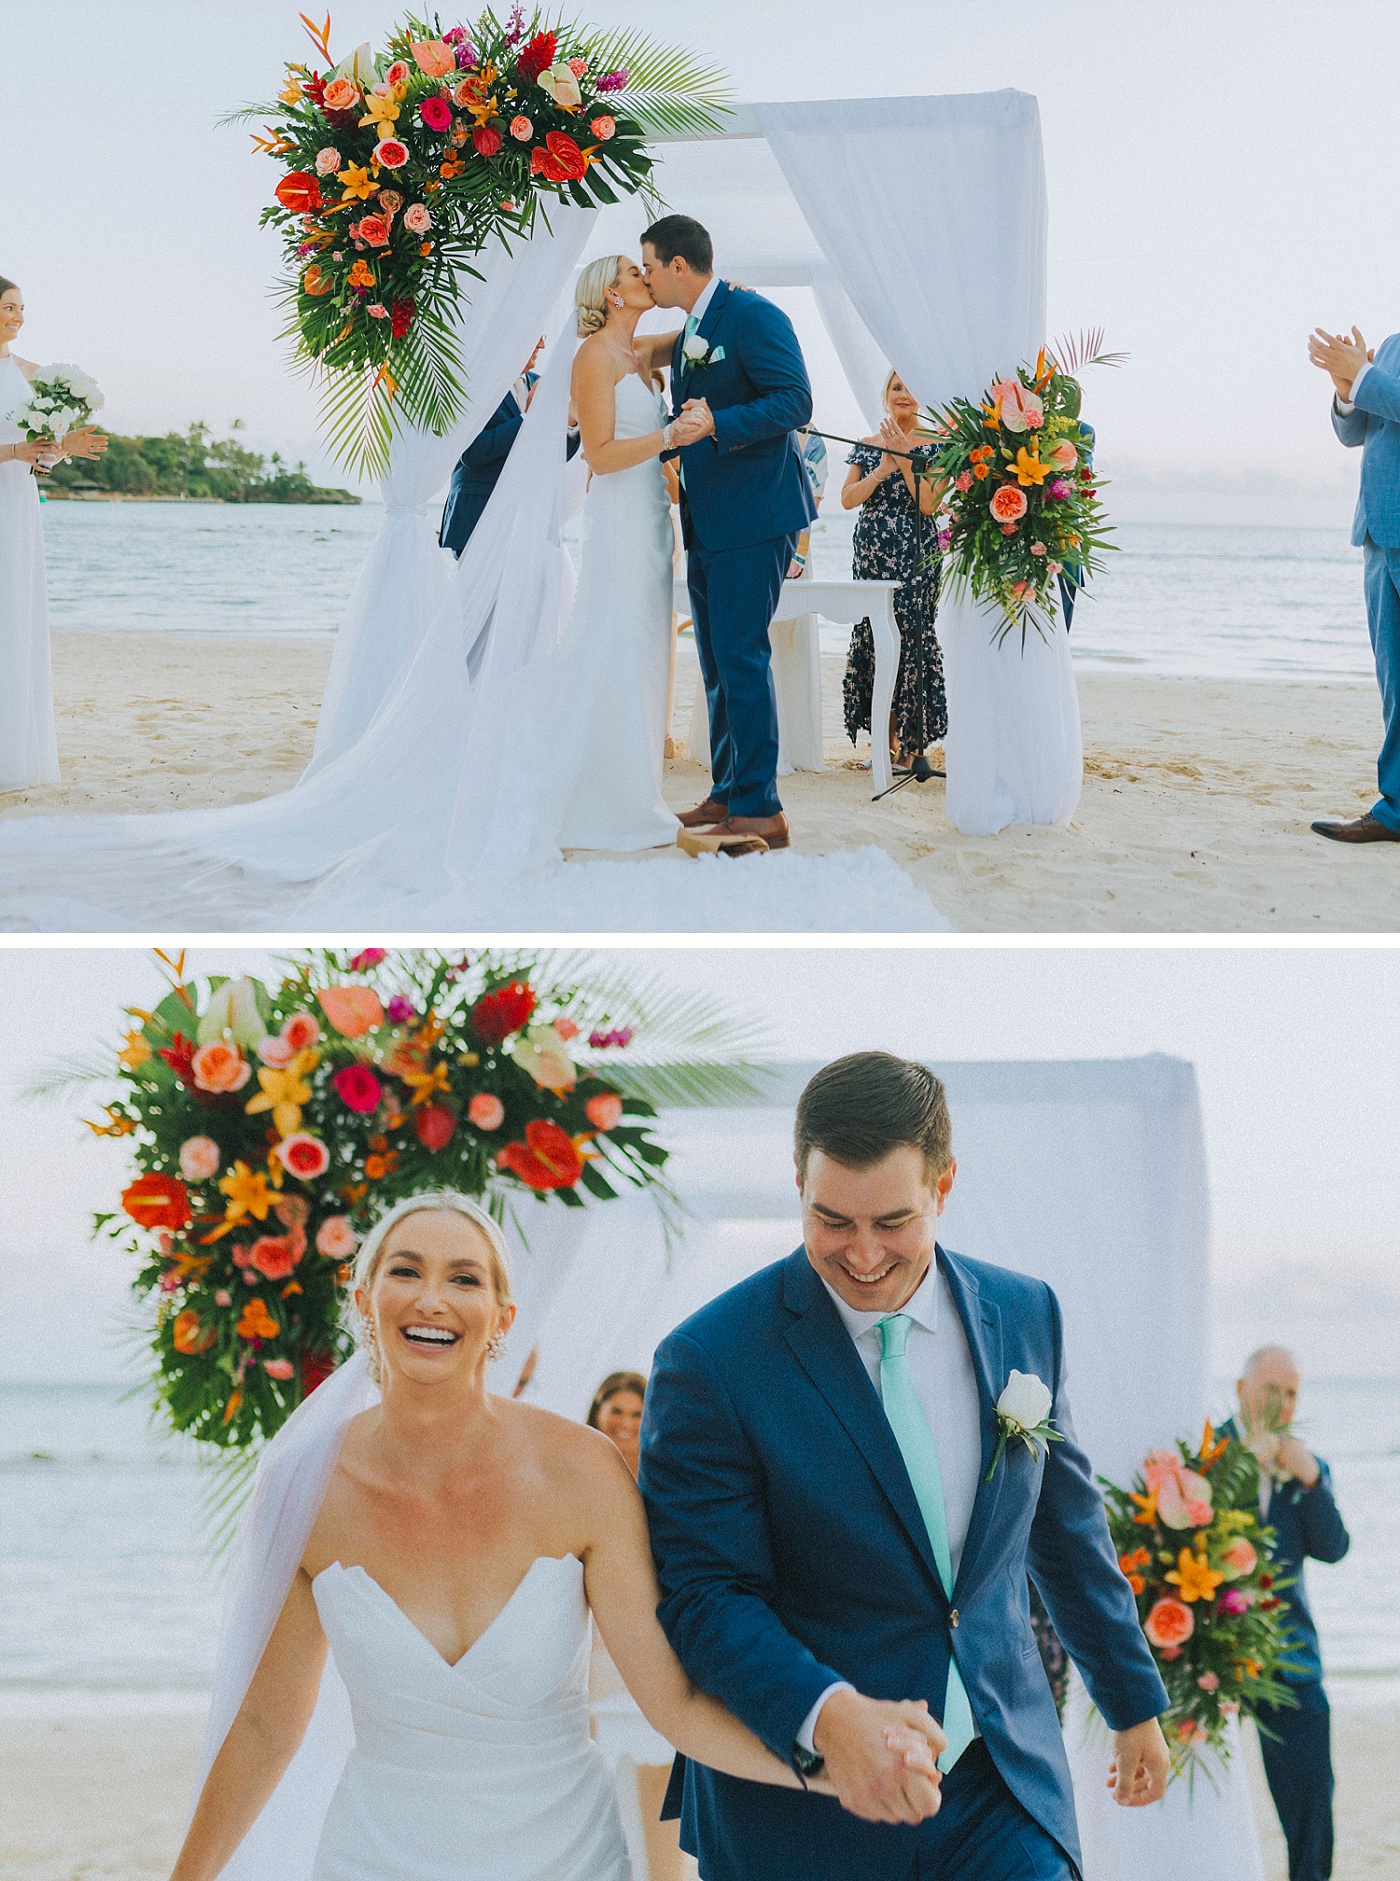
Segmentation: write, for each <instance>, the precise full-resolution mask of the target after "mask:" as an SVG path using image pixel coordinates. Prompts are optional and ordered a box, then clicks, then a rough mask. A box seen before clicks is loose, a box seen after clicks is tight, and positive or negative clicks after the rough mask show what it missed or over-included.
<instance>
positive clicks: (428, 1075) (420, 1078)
mask: <svg viewBox="0 0 1400 1881" xmlns="http://www.w3.org/2000/svg"><path fill="white" fill-rule="evenodd" d="M399 1076H400V1077H401V1078H402V1079H403V1081H404V1083H405V1084H406V1085H407V1086H408V1088H409V1090H411V1091H412V1093H413V1099H412V1105H413V1108H414V1109H415V1110H416V1109H417V1107H418V1105H419V1104H426V1103H428V1102H429V1101H430V1100H431V1099H432V1098H433V1097H434V1096H435V1095H436V1093H437V1092H438V1091H443V1092H447V1091H450V1090H451V1089H452V1086H451V1084H450V1082H449V1081H448V1076H447V1066H446V1065H445V1064H444V1063H443V1062H442V1060H441V1059H440V1058H439V1060H438V1062H437V1063H436V1064H435V1065H434V1066H433V1068H432V1070H431V1071H401V1072H400V1073H399Z"/></svg>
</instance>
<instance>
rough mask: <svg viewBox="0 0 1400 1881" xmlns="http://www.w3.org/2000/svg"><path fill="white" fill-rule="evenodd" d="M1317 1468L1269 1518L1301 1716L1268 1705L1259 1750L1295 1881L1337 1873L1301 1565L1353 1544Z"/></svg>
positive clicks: (1328, 1480)
mask: <svg viewBox="0 0 1400 1881" xmlns="http://www.w3.org/2000/svg"><path fill="white" fill-rule="evenodd" d="M1220 1428H1221V1434H1222V1435H1226V1434H1228V1435H1229V1436H1232V1437H1234V1436H1237V1435H1238V1434H1239V1433H1238V1431H1237V1430H1236V1428H1235V1425H1234V1422H1233V1420H1232V1421H1230V1422H1228V1423H1225V1424H1222V1425H1221V1427H1220ZM1318 1463H1319V1466H1320V1468H1321V1471H1322V1474H1321V1475H1320V1476H1319V1477H1318V1479H1317V1481H1316V1482H1315V1483H1314V1484H1313V1486H1312V1488H1311V1489H1305V1488H1304V1487H1303V1485H1302V1484H1301V1483H1300V1482H1286V1483H1275V1485H1274V1487H1273V1491H1272V1493H1271V1495H1270V1497H1269V1514H1268V1518H1267V1519H1268V1525H1269V1527H1270V1528H1271V1529H1272V1530H1273V1531H1274V1549H1273V1557H1274V1564H1275V1567H1276V1568H1277V1570H1278V1576H1279V1579H1280V1580H1291V1581H1292V1582H1293V1585H1292V1586H1291V1587H1286V1588H1285V1589H1284V1590H1283V1592H1282V1594H1281V1596H1280V1598H1281V1599H1282V1601H1283V1603H1284V1608H1285V1610H1286V1613H1285V1618H1286V1623H1287V1626H1288V1632H1289V1639H1290V1649H1289V1656H1288V1660H1287V1663H1286V1665H1285V1666H1284V1668H1283V1670H1282V1672H1281V1677H1282V1678H1283V1680H1284V1682H1285V1683H1286V1684H1288V1685H1290V1686H1291V1687H1292V1688H1293V1695H1294V1697H1295V1698H1296V1699H1297V1700H1298V1704H1297V1708H1296V1709H1294V1708H1293V1707H1291V1706H1290V1707H1287V1708H1279V1709H1275V1708H1274V1707H1273V1706H1272V1705H1265V1706H1261V1707H1260V1711H1259V1723H1260V1725H1261V1726H1262V1729H1261V1730H1260V1733H1259V1748H1260V1750H1261V1751H1262V1752H1263V1756H1264V1774H1265V1776H1267V1778H1268V1779H1269V1793H1270V1795H1271V1796H1272V1797H1273V1799H1274V1807H1275V1808H1276V1809H1277V1810H1278V1819H1279V1823H1280V1825H1281V1826H1282V1829H1283V1834H1284V1840H1285V1841H1286V1842H1287V1843H1288V1875H1289V1881H1327V1876H1328V1875H1330V1874H1331V1872H1332V1789H1333V1781H1332V1744H1331V1736H1332V1713H1331V1707H1330V1706H1329V1705H1328V1703H1327V1693H1326V1692H1325V1691H1324V1690H1323V1685H1322V1653H1321V1650H1320V1648H1319V1646H1318V1639H1317V1626H1316V1624H1315V1622H1314V1620H1313V1616H1312V1610H1311V1608H1310V1607H1309V1606H1308V1595H1307V1589H1306V1588H1305V1586H1304V1585H1303V1563H1304V1562H1305V1561H1340V1560H1341V1558H1342V1556H1343V1555H1344V1554H1345V1553H1346V1551H1347V1549H1348V1548H1349V1547H1350V1546H1351V1537H1350V1535H1348V1534H1347V1531H1346V1527H1345V1525H1344V1524H1343V1522H1342V1518H1341V1514H1340V1512H1339V1511H1338V1508H1337V1504H1336V1501H1335V1499H1334V1497H1333V1495H1332V1473H1331V1471H1330V1470H1329V1469H1328V1467H1327V1465H1326V1464H1325V1463H1323V1462H1322V1459H1321V1458H1320V1457H1319V1458H1318Z"/></svg>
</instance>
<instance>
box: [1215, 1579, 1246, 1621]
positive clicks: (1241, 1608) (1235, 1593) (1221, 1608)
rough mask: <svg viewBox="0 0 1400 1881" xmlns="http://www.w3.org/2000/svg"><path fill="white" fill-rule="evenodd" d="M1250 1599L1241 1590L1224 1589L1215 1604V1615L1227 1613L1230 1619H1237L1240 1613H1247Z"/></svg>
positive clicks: (1236, 1588) (1233, 1588)
mask: <svg viewBox="0 0 1400 1881" xmlns="http://www.w3.org/2000/svg"><path fill="white" fill-rule="evenodd" d="M1250 1604H1251V1603H1250V1598H1249V1595H1248V1594H1247V1593H1245V1592H1244V1590H1243V1588H1240V1587H1225V1588H1222V1589H1221V1591H1220V1596H1219V1598H1218V1599H1217V1601H1216V1603H1215V1610H1216V1612H1217V1613H1228V1614H1229V1615H1230V1617H1231V1618H1232V1619H1238V1618H1239V1616H1240V1615H1241V1614H1242V1613H1248V1612H1249V1609H1250Z"/></svg>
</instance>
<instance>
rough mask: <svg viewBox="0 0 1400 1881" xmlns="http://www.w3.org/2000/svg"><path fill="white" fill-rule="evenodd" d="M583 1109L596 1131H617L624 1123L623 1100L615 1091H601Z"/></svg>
mask: <svg viewBox="0 0 1400 1881" xmlns="http://www.w3.org/2000/svg"><path fill="white" fill-rule="evenodd" d="M583 1108H584V1113H585V1115H586V1116H587V1118H588V1121H589V1122H590V1123H591V1124H592V1125H593V1128H594V1129H595V1130H604V1131H607V1130H615V1129H616V1128H617V1126H618V1125H619V1124H620V1123H621V1122H622V1099H621V1098H620V1097H619V1096H618V1095H617V1093H616V1092H615V1091H600V1092H599V1093H598V1095H597V1096H596V1097H590V1098H589V1100H588V1102H587V1103H586V1104H585V1105H584V1107H583Z"/></svg>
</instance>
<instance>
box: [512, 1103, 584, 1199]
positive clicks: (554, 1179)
mask: <svg viewBox="0 0 1400 1881" xmlns="http://www.w3.org/2000/svg"><path fill="white" fill-rule="evenodd" d="M496 1167H497V1168H498V1169H508V1170H510V1172H511V1174H512V1175H515V1176H519V1178H520V1180H521V1181H522V1182H523V1183H524V1184H525V1186H526V1188H528V1189H571V1188H573V1186H574V1184H575V1183H576V1182H577V1181H578V1179H579V1177H580V1176H581V1175H582V1174H583V1158H582V1156H580V1155H579V1153H578V1149H577V1147H576V1146H575V1143H574V1140H573V1138H572V1137H571V1136H570V1135H569V1133H568V1131H567V1130H561V1129H560V1127H559V1125H558V1124H557V1123H550V1122H548V1121H547V1120H546V1119H545V1118H543V1117H536V1118H535V1119H534V1120H533V1121H532V1122H530V1123H527V1124H526V1126H525V1141H524V1142H523V1143H507V1144H506V1146H505V1148H504V1149H502V1150H498V1151H497V1152H496Z"/></svg>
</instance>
